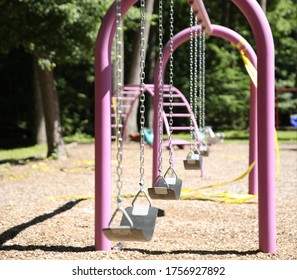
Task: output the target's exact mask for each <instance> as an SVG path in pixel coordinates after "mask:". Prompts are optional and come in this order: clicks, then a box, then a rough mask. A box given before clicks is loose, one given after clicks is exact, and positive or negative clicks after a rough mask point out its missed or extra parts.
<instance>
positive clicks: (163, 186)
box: [148, 167, 182, 200]
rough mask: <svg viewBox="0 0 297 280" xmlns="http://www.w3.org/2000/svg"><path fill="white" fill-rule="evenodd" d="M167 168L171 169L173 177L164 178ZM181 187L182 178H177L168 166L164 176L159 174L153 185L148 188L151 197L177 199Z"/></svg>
mask: <svg viewBox="0 0 297 280" xmlns="http://www.w3.org/2000/svg"><path fill="white" fill-rule="evenodd" d="M169 170H172V172H173V174H174V175H175V176H174V177H169V178H166V175H167V173H168V171H169ZM181 189H182V180H181V179H179V178H178V177H177V175H176V173H175V171H174V170H173V169H172V168H171V167H169V169H168V170H167V172H166V173H165V175H164V177H163V176H161V175H159V176H158V177H157V179H156V180H155V182H154V184H153V187H152V188H149V189H148V193H149V196H150V197H151V198H152V199H162V200H178V199H179V198H180V194H181Z"/></svg>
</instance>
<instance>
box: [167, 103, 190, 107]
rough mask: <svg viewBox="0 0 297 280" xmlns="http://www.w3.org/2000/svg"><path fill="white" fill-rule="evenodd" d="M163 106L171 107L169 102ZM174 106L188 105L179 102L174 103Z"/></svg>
mask: <svg viewBox="0 0 297 280" xmlns="http://www.w3.org/2000/svg"><path fill="white" fill-rule="evenodd" d="M163 106H170V103H169V102H164V103H163ZM172 106H173V107H183V106H186V104H185V103H179V102H175V103H174V102H173V103H172Z"/></svg>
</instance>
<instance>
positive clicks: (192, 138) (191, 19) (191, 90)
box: [190, 6, 195, 151]
mask: <svg viewBox="0 0 297 280" xmlns="http://www.w3.org/2000/svg"><path fill="white" fill-rule="evenodd" d="M193 18H194V16H193V8H192V6H190V107H191V110H192V112H193V114H194V110H193V106H194V105H193V83H194V81H193V68H194V61H193V44H194V43H193ZM194 116H195V114H194ZM190 128H191V151H192V150H193V146H194V123H193V119H192V118H190Z"/></svg>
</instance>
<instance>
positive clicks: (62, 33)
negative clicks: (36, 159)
mask: <svg viewBox="0 0 297 280" xmlns="http://www.w3.org/2000/svg"><path fill="white" fill-rule="evenodd" d="M106 4H107V3H106V2H105V3H102V1H100V0H88V1H84V0H72V1H69V0H60V1H56V0H40V1H35V0H26V1H19V0H1V2H0V24H1V26H2V27H3V28H1V30H0V40H1V49H2V50H9V49H12V48H15V47H18V46H22V47H24V48H25V50H26V51H27V52H29V53H31V54H32V56H33V57H35V58H36V59H34V63H35V69H37V73H38V76H37V77H38V79H39V84H40V89H41V92H42V104H43V109H44V110H45V113H44V115H45V125H46V134H47V143H48V156H56V157H60V156H62V157H63V156H65V155H66V151H65V148H64V143H63V138H62V134H61V122H60V110H59V102H58V93H57V90H56V87H55V78H54V69H55V67H57V65H59V64H62V63H64V62H71V63H78V62H80V61H83V60H91V59H93V48H94V41H95V38H96V35H97V30H98V25H99V19H100V17H101V16H102V13H103V12H104V9H103V7H104V6H106ZM7 22H9V23H10V24H7ZM7 34H9V35H10V36H7ZM36 85H37V83H36ZM36 92H37V90H36Z"/></svg>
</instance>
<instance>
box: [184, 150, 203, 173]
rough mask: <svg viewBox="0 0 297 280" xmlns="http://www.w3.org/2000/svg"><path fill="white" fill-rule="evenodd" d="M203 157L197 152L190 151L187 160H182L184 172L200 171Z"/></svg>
mask: <svg viewBox="0 0 297 280" xmlns="http://www.w3.org/2000/svg"><path fill="white" fill-rule="evenodd" d="M202 160H203V157H202V156H201V154H200V153H199V151H198V150H197V151H195V152H194V151H190V153H189V154H188V156H187V158H186V159H185V160H184V167H185V169H186V170H201V168H202Z"/></svg>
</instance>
